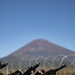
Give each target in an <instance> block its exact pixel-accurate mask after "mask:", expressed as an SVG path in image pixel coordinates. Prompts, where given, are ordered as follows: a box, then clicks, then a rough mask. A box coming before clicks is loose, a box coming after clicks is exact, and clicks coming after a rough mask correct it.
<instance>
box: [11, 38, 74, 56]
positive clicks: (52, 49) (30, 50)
mask: <svg viewBox="0 0 75 75" xmlns="http://www.w3.org/2000/svg"><path fill="white" fill-rule="evenodd" d="M58 54H65V55H68V54H74V52H73V51H71V50H69V49H66V48H64V47H61V46H58V45H56V44H54V43H51V42H49V41H47V40H45V39H37V40H33V41H31V42H30V43H28V44H27V45H25V46H23V47H22V48H20V49H18V50H17V51H16V52H14V53H12V54H11V55H13V56H15V57H23V56H28V57H38V56H45V57H46V56H50V55H54V56H56V55H58Z"/></svg>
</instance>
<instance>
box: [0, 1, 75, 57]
mask: <svg viewBox="0 0 75 75" xmlns="http://www.w3.org/2000/svg"><path fill="white" fill-rule="evenodd" d="M40 38H41V39H42V38H43V39H46V40H48V41H50V42H53V43H55V44H58V45H60V46H62V47H65V48H68V49H71V50H72V51H75V0H0V57H4V56H7V55H8V54H10V53H12V52H14V51H16V50H18V49H19V48H21V47H22V46H24V45H26V44H27V43H29V42H31V41H32V40H35V39H40Z"/></svg>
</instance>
